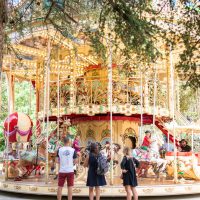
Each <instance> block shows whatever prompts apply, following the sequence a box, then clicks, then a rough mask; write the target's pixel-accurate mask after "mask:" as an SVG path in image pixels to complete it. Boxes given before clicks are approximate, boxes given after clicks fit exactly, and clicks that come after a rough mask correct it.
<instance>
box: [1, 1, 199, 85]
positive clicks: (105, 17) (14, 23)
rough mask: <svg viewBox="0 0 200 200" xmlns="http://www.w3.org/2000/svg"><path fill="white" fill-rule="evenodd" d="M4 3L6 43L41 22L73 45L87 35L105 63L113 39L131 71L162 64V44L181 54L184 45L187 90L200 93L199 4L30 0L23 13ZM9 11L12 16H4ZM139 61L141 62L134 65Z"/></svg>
mask: <svg viewBox="0 0 200 200" xmlns="http://www.w3.org/2000/svg"><path fill="white" fill-rule="evenodd" d="M1 2H4V3H3V7H2V8H3V9H1V16H3V18H2V19H4V20H3V21H2V20H1V22H0V24H1V30H0V38H5V36H4V34H3V32H5V27H6V29H7V30H9V31H10V30H12V31H13V30H15V31H18V32H21V34H23V33H24V32H23V30H25V29H26V30H27V29H28V28H29V29H30V30H31V29H32V26H33V24H36V23H35V22H37V25H38V23H41V26H45V25H48V24H51V25H53V26H54V27H55V28H56V29H57V30H58V31H59V32H60V33H61V34H62V35H63V36H65V37H68V38H70V39H72V40H74V36H73V35H74V33H77V32H79V31H80V32H84V33H85V35H86V36H87V40H89V41H90V42H91V45H92V47H94V50H95V51H96V53H98V54H100V55H101V57H105V54H106V45H105V40H106V39H105V38H108V37H110V36H111V39H110V40H111V42H112V46H113V48H114V53H119V52H120V53H121V54H122V55H123V56H124V57H126V60H127V63H125V64H126V65H129V64H130V62H132V64H135V65H138V64H140V65H142V64H146V63H149V64H152V63H155V62H156V61H157V60H158V59H160V58H162V56H163V54H162V53H161V51H160V50H159V48H158V46H159V45H158V43H159V41H162V43H163V44H164V45H166V49H168V51H169V48H170V47H172V49H173V48H174V49H175V48H180V47H179V46H176V44H177V43H182V44H183V47H182V52H180V62H179V63H177V69H178V70H179V71H180V72H183V73H184V75H185V78H186V80H187V85H190V86H191V87H194V88H196V87H200V75H199V74H198V72H197V69H198V67H199V64H198V63H197V62H198V60H199V58H197V57H196V55H198V50H199V44H200V43H199V32H200V18H199V14H200V10H199V3H198V1H195V0H191V1H188V0H182V1H179V3H178V5H176V4H177V3H176V1H174V0H164V1H156V2H158V3H157V4H155V3H154V2H155V1H149V0H107V1H105V0H93V1H91V0H81V1H77V0H25V1H23V4H22V6H21V7H15V6H13V5H10V4H9V6H8V2H7V1H5V0H3V1H1ZM7 7H9V9H8V12H7V9H5V11H4V8H7ZM22 8H23V9H22ZM7 15H8V16H9V20H7V18H6V16H7ZM8 33H9V32H8ZM109 35H110V36H109ZM158 40H159V41H158ZM2 41H3V40H2V39H0V42H2ZM133 55H136V58H135V57H134V59H132V57H133ZM0 57H1V58H2V51H0ZM134 62H135V63H134ZM0 66H1V61H0Z"/></svg>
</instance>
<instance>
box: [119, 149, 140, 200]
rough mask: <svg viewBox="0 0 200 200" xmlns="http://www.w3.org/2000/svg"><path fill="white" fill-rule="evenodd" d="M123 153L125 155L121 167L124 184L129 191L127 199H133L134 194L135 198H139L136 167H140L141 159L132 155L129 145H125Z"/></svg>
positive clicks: (136, 199) (127, 191) (135, 199)
mask: <svg viewBox="0 0 200 200" xmlns="http://www.w3.org/2000/svg"><path fill="white" fill-rule="evenodd" d="M123 154H124V157H123V160H122V162H121V169H122V179H123V186H124V187H125V190H126V193H127V198H126V199H127V200H131V199H132V194H133V196H134V200H138V193H137V190H136V187H137V186H138V181H137V176H136V170H135V167H139V161H138V160H137V159H135V158H134V157H131V156H130V154H131V152H130V148H129V147H124V149H123Z"/></svg>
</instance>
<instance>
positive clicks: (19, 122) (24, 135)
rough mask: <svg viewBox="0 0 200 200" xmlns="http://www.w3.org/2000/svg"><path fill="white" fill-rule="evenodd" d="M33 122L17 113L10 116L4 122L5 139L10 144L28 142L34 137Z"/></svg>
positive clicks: (24, 115)
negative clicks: (7, 138) (7, 139)
mask: <svg viewBox="0 0 200 200" xmlns="http://www.w3.org/2000/svg"><path fill="white" fill-rule="evenodd" d="M32 126H33V122H32V121H31V119H30V117H29V116H28V115H26V114H23V113H18V112H15V113H13V114H11V115H9V116H8V117H7V118H6V120H5V122H4V134H5V137H9V142H11V143H13V142H28V141H29V140H30V137H31V135H32Z"/></svg>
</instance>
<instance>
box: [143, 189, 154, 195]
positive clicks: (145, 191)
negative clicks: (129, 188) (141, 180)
mask: <svg viewBox="0 0 200 200" xmlns="http://www.w3.org/2000/svg"><path fill="white" fill-rule="evenodd" d="M142 191H143V192H144V193H146V194H147V193H152V192H153V188H145V189H143V190H142Z"/></svg>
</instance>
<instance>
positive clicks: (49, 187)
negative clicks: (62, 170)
mask: <svg viewBox="0 0 200 200" xmlns="http://www.w3.org/2000/svg"><path fill="white" fill-rule="evenodd" d="M139 185H140V186H138V188H137V189H138V193H139V195H140V196H169V195H184V194H197V193H200V182H196V181H195V182H194V181H187V182H185V183H182V184H181V183H180V184H173V180H162V179H153V178H148V179H147V178H143V179H139ZM0 190H2V191H9V192H16V193H29V194H34V195H51V196H55V195H56V192H57V181H55V180H53V178H52V177H50V181H49V183H48V184H45V182H44V179H43V178H28V179H24V180H23V181H19V182H16V181H13V180H12V179H11V180H8V181H4V179H3V177H1V178H0ZM63 190H64V191H63V194H64V195H66V194H67V190H66V187H65V188H64V189H63ZM73 192H74V195H75V196H88V188H87V187H85V185H84V184H76V185H75V187H74V189H73ZM101 193H102V196H106V197H109V196H110V197H113V196H120V197H123V196H126V193H125V190H124V188H123V187H122V185H114V186H111V185H107V186H106V187H102V188H101Z"/></svg>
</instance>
